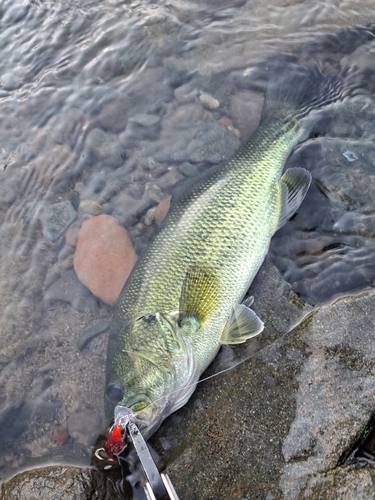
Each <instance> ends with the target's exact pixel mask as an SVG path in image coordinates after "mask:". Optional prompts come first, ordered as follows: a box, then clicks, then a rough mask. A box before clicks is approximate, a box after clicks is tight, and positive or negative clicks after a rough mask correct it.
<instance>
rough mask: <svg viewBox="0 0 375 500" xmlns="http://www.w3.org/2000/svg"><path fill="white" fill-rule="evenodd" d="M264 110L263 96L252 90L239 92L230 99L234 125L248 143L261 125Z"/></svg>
mask: <svg viewBox="0 0 375 500" xmlns="http://www.w3.org/2000/svg"><path fill="white" fill-rule="evenodd" d="M262 108H263V94H260V93H258V92H252V91H250V90H248V91H244V92H239V93H237V94H235V95H233V96H232V97H231V98H230V112H231V115H232V119H233V125H234V126H235V127H236V128H238V129H239V131H240V133H241V139H242V140H243V141H244V142H246V141H248V140H249V139H250V137H251V136H252V135H253V133H254V131H255V130H256V128H257V127H258V125H259V121H260V115H261V112H262Z"/></svg>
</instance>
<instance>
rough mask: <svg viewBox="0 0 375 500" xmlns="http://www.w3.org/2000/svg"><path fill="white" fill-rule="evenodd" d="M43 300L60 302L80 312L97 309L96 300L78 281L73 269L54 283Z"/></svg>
mask: <svg viewBox="0 0 375 500" xmlns="http://www.w3.org/2000/svg"><path fill="white" fill-rule="evenodd" d="M44 300H45V301H47V302H53V301H56V300H62V301H64V302H68V303H69V304H71V305H72V307H74V309H76V310H77V311H80V312H84V311H87V310H96V309H97V307H98V303H97V300H96V298H95V297H94V296H93V294H92V293H91V292H90V290H89V289H88V288H87V287H85V286H84V285H83V284H82V283H81V282H80V281H79V279H78V278H77V275H76V273H75V271H74V270H73V269H70V270H68V271H66V272H65V273H64V274H63V276H62V277H61V278H59V279H57V280H56V281H54V283H53V284H52V285H51V286H50V287H49V288H48V290H47V291H46V293H45V295H44Z"/></svg>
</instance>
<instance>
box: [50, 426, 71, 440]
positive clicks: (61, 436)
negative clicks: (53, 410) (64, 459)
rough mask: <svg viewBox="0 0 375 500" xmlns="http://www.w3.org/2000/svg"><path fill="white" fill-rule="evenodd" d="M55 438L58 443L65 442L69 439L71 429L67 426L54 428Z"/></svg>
mask: <svg viewBox="0 0 375 500" xmlns="http://www.w3.org/2000/svg"><path fill="white" fill-rule="evenodd" d="M53 439H54V440H55V441H56V443H58V444H64V443H66V442H67V441H68V440H69V431H68V429H67V428H66V427H62V428H59V429H54V431H53Z"/></svg>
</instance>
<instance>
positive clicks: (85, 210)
mask: <svg viewBox="0 0 375 500" xmlns="http://www.w3.org/2000/svg"><path fill="white" fill-rule="evenodd" d="M102 212H103V207H102V205H101V204H100V203H97V202H96V201H94V200H82V201H81V203H80V204H79V207H78V213H79V214H80V215H84V214H88V215H99V214H101V213H102Z"/></svg>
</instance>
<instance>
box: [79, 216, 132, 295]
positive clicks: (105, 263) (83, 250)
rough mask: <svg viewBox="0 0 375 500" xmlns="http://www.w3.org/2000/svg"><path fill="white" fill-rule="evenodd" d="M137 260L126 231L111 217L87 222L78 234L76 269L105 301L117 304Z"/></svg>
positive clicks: (84, 281) (101, 217)
mask: <svg viewBox="0 0 375 500" xmlns="http://www.w3.org/2000/svg"><path fill="white" fill-rule="evenodd" d="M136 260H137V254H136V253H135V251H134V249H133V245H132V242H131V240H130V238H129V236H128V233H127V231H126V229H124V228H123V227H122V226H120V225H119V224H118V222H117V220H116V219H115V218H114V217H111V216H110V215H105V214H102V215H98V216H97V217H93V218H92V219H88V220H86V221H85V222H84V223H83V224H82V228H81V230H80V232H79V235H78V243H77V248H76V251H75V254H74V270H75V272H76V273H77V276H78V278H79V279H80V281H81V282H82V283H83V284H84V285H85V286H87V288H88V289H89V290H91V292H92V293H93V294H94V295H95V296H96V297H99V299H101V300H102V301H103V302H105V303H106V304H110V305H115V304H116V301H117V298H118V296H119V294H120V292H121V289H122V287H123V285H124V283H125V281H126V280H127V278H128V276H129V274H130V272H131V270H132V269H133V266H134V264H135V262H136Z"/></svg>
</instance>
